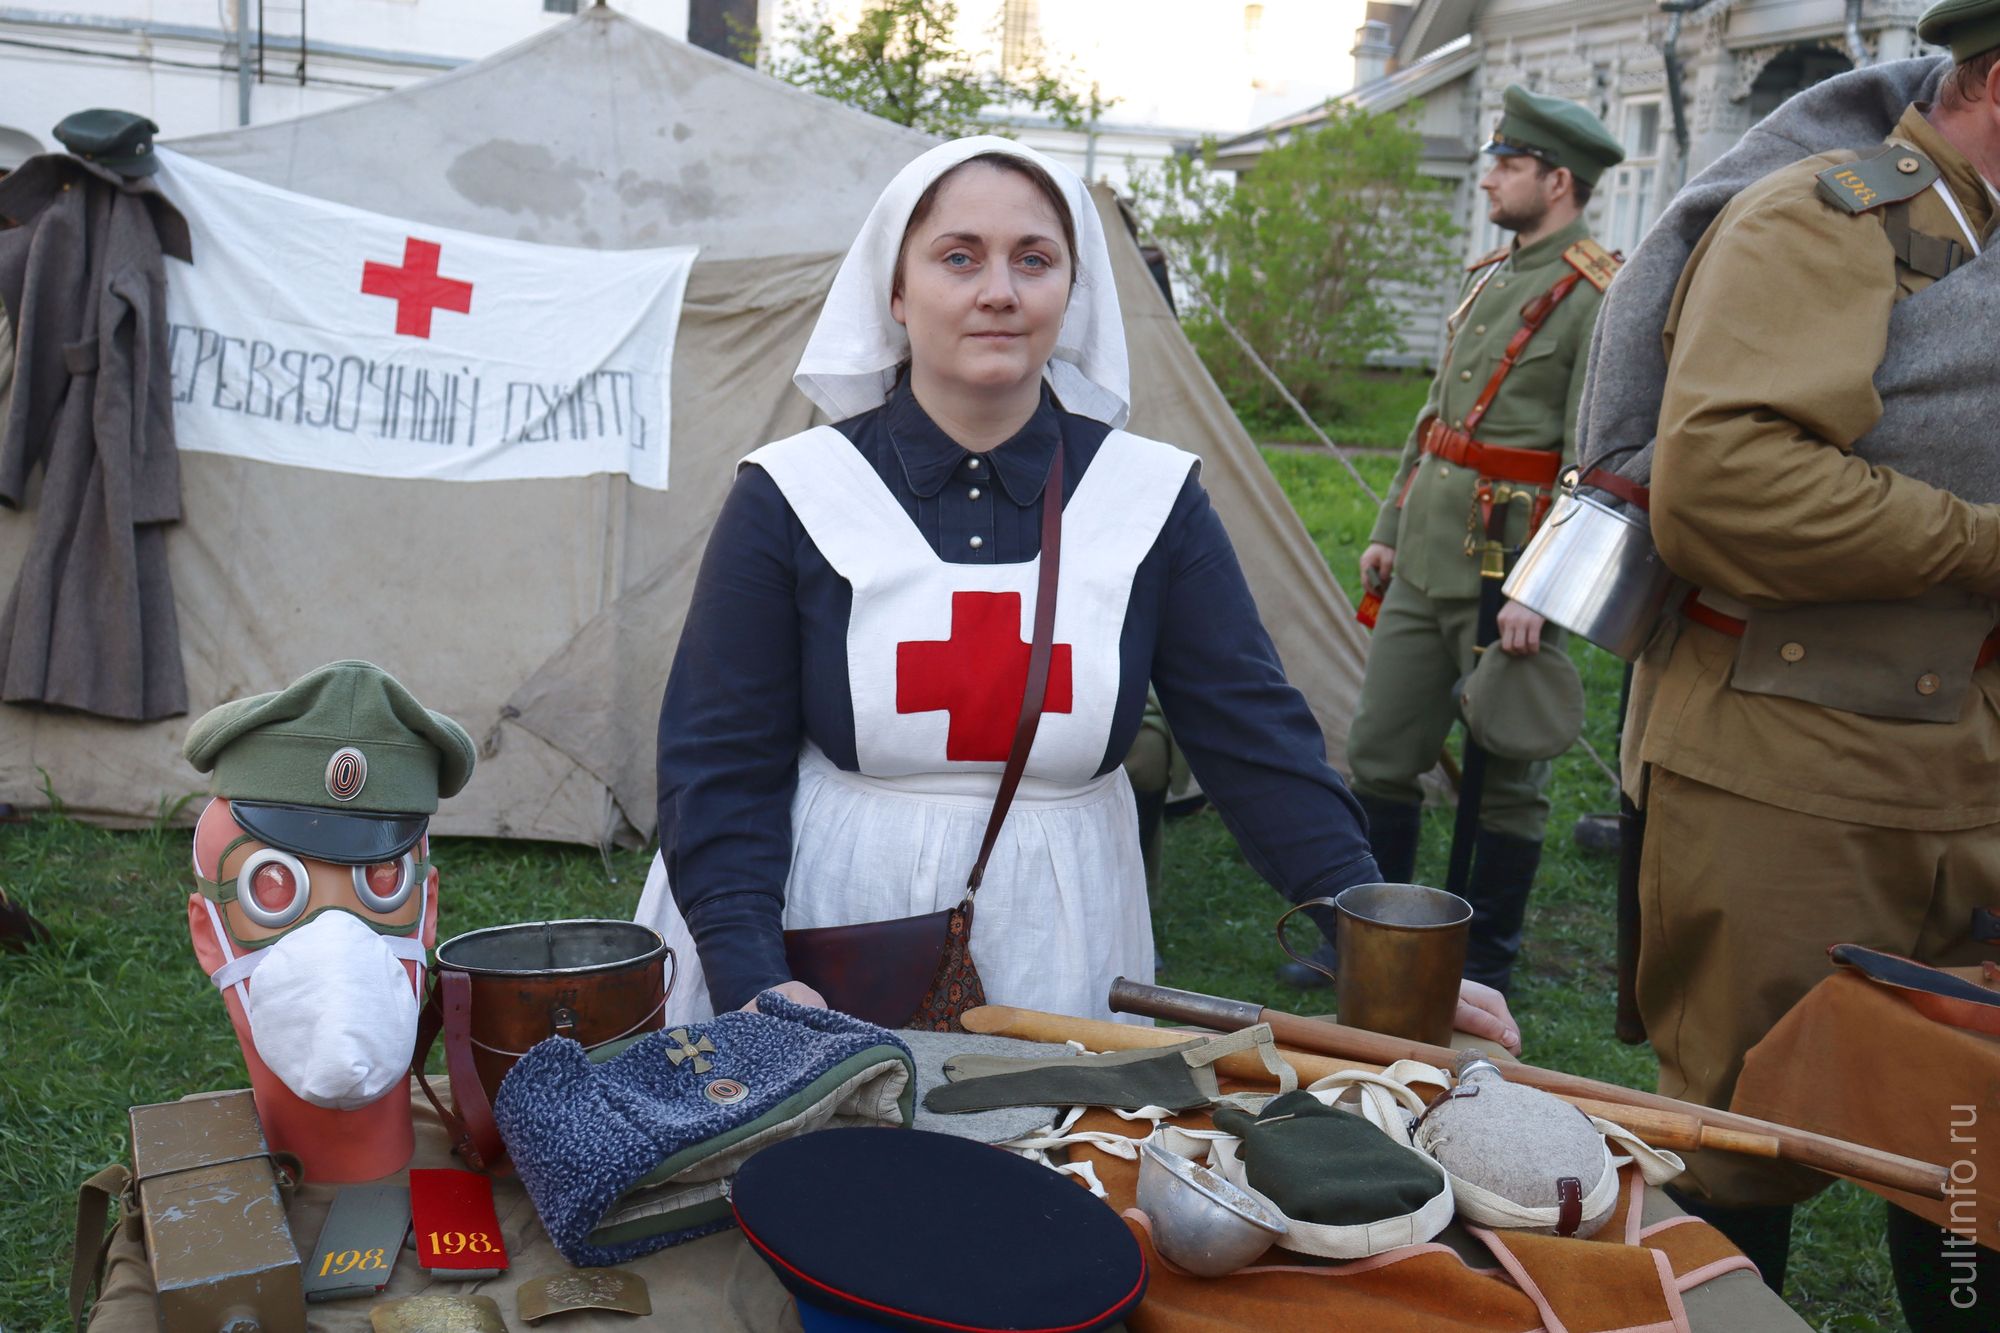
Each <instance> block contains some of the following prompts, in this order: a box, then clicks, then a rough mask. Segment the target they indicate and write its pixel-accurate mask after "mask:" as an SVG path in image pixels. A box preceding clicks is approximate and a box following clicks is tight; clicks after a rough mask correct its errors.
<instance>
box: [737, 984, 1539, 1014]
mask: <svg viewBox="0 0 2000 1333" xmlns="http://www.w3.org/2000/svg"><path fill="white" fill-rule="evenodd" d="M1465 984H1466V985H1468V986H1470V985H1471V984H1472V983H1471V982H1469V981H1468V982H1466V983H1465ZM765 989H766V990H774V991H776V992H778V994H780V995H782V996H784V997H785V998H786V999H788V1000H790V1001H791V1002H792V1003H793V1004H802V1005H804V1006H805V1007H806V1008H808V1009H824V1008H826V1007H827V1004H826V997H825V996H824V995H821V994H820V993H819V992H818V991H816V990H814V989H813V988H812V987H811V986H808V985H806V983H805V982H803V981H781V982H779V983H778V984H777V985H775V986H767V987H765ZM1480 989H1481V990H1484V989H1486V988H1485V987H1484V986H1481V987H1480ZM1458 1007H1459V1010H1460V1011H1461V1012H1463V1011H1464V1009H1465V1004H1464V1002H1463V1001H1460V1003H1459V1006H1458ZM1500 1008H1501V1010H1502V1011H1503V1012H1504V1011H1505V1010H1506V1008H1507V1004H1506V1001H1504V1000H1503V1001H1501V1003H1500ZM743 1012H744V1013H746V1014H754V1013H758V1012H760V1011H759V1010H758V1008H757V997H756V996H755V995H753V996H751V997H750V998H749V999H748V1000H746V1001H744V1003H743Z"/></svg>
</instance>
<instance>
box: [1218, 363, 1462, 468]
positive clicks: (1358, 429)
mask: <svg viewBox="0 0 2000 1333" xmlns="http://www.w3.org/2000/svg"><path fill="white" fill-rule="evenodd" d="M1429 388H1430V379H1429V377H1428V376H1426V375H1424V374H1423V373H1422V372H1420V371H1414V370H1354V371H1349V372H1348V373H1347V374H1346V375H1344V376H1343V377H1342V378H1341V381H1340V384H1339V387H1338V389H1337V390H1336V392H1335V395H1334V397H1335V401H1334V403H1333V405H1332V406H1331V407H1330V408H1327V409H1323V410H1322V411H1321V412H1320V415H1319V417H1318V424H1319V428H1320V429H1321V430H1323V431H1325V432H1326V433H1327V436H1328V437H1329V438H1330V439H1332V440H1333V442H1334V443H1335V444H1340V445H1346V446H1348V447H1350V448H1361V449H1400V448H1402V447H1403V441H1405V440H1407V439H1408V438H1409V436H1410V426H1411V424H1412V423H1414V422H1415V421H1416V419H1417V413H1418V412H1419V411H1420V410H1421V409H1422V408H1423V405H1424V395H1425V393H1426V391H1427V390H1428V389H1429ZM1243 425H1244V427H1245V428H1246V429H1247V430H1248V431H1249V432H1250V436H1251V438H1252V439H1257V440H1269V441H1272V442H1275V443H1280V444H1317V443H1319V438H1318V437H1317V436H1315V435H1314V434H1313V433H1312V431H1311V429H1310V428H1308V427H1307V425H1306V424H1305V423H1304V422H1303V421H1300V420H1299V416H1298V413H1296V412H1294V411H1292V410H1291V409H1290V408H1289V407H1284V406H1278V407H1274V408H1272V409H1271V410H1270V411H1268V412H1263V413H1253V414H1247V415H1246V416H1245V417H1244V420H1243Z"/></svg>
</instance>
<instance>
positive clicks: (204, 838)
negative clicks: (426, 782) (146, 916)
mask: <svg viewBox="0 0 2000 1333" xmlns="http://www.w3.org/2000/svg"><path fill="white" fill-rule="evenodd" d="M238 808H239V807H237V806H234V805H232V803H231V802H229V801H227V800H216V801H213V802H211V803H210V805H209V807H208V808H207V809H206V810H204V811H203V812H202V816H201V820H200V822H199V823H198V824H197V825H196V826H195V852H194V860H195V876H196V879H197V881H198V882H199V885H200V891H201V896H202V897H203V899H204V900H205V901H204V903H203V904H202V905H203V907H204V908H205V912H204V913H203V915H204V916H205V917H206V924H207V926H208V928H209V930H210V931H211V932H212V934H213V938H214V941H215V945H216V947H217V949H218V951H219V953H220V956H221V957H222V959H223V962H222V965H221V966H220V967H219V968H217V969H216V970H215V971H214V972H213V973H212V974H211V975H210V977H209V980H210V981H212V982H214V984H215V986H216V987H217V989H220V990H225V991H226V990H228V989H229V988H231V987H235V988H236V994H237V996H238V998H239V999H240V1000H241V1001H242V1004H243V1009H244V1013H245V1015H246V1016H247V1018H248V1020H249V1024H250V1034H251V1040H252V1044H253V1045H254V1046H255V1049H256V1051H257V1054H258V1056H259V1058H261V1059H262V1060H263V1061H264V1063H265V1065H267V1066H268V1067H269V1068H270V1070H271V1072H272V1073H273V1074H275V1075H277V1077H278V1079H279V1080H280V1081H281V1082H283V1083H284V1085H285V1086H286V1087H287V1088H289V1089H291V1091H292V1092H293V1093H294V1094H295V1095H296V1096H297V1097H299V1098H300V1099H301V1100H302V1101H306V1102H310V1103H312V1104H313V1105H314V1106H325V1107H332V1108H337V1109H341V1110H348V1109H352V1108H354V1107H357V1106H365V1105H367V1104H368V1103H370V1102H372V1101H374V1100H375V1099H376V1098H378V1097H380V1096H382V1095H383V1094H384V1093H386V1092H387V1091H389V1089H391V1088H392V1087H395V1086H396V1085H398V1084H399V1083H401V1082H402V1080H403V1077H404V1075H405V1073H406V1072H407V1070H408V1068H409V1063H410V1051H411V1048H412V1047H413V1046H414V1045H415V1044H416V1036H417V1008H418V996H419V995H420V994H421V991H422V984H423V981H422V978H423V966H424V954H425V949H424V938H423V936H424V927H425V924H426V921H427V920H430V921H434V920H435V917H434V916H433V915H432V914H431V910H430V905H431V903H432V901H433V900H434V899H435V895H436V891H437V884H436V873H435V872H434V871H433V870H432V869H431V867H430V865H429V863H428V859H427V853H428V846H427V844H428V839H427V838H424V837H423V836H422V833H421V830H422V824H423V821H405V822H406V823H413V824H414V825H415V826H416V828H417V830H418V837H417V840H416V842H415V843H413V844H412V845H411V846H409V847H408V848H405V849H404V850H402V851H401V852H395V851H394V847H393V845H391V844H388V843H380V844H376V845H366V846H348V847H344V848H341V847H335V846H331V845H329V844H328V843H327V842H326V841H325V840H321V841H320V842H319V843H318V845H317V846H316V847H315V848H314V849H310V850H309V849H307V848H304V847H300V846H297V845H288V846H278V845H274V844H273V843H270V842H268V841H264V840H261V839H259V838H258V837H256V836H255V835H254V834H252V833H250V832H248V831H247V830H245V829H244V828H243V825H242V823H241V822H240V820H239V818H238V816H237V813H236V811H237V809H238ZM241 808H243V809H244V813H245V815H246V816H247V817H248V818H250V819H251V821H252V822H253V823H258V824H262V825H264V826H265V827H266V828H267V830H268V829H270V827H271V826H272V825H273V824H279V825H280V826H281V827H282V824H281V823H280V821H273V820H271V819H269V818H268V817H262V818H260V816H266V815H267V812H266V811H265V810H264V809H261V808H259V807H256V806H254V805H251V804H250V803H247V802H246V803H243V806H242V807H241ZM314 822H320V821H317V820H316V821H314ZM399 836H400V835H399ZM312 850H317V851H319V852H320V853H321V854H320V855H319V856H314V855H312V854H311V851H312ZM392 853H393V854H392ZM332 855H341V856H342V857H343V861H345V859H346V857H349V856H355V855H365V856H370V857H377V858H381V859H375V860H370V861H368V862H366V863H352V864H347V863H342V862H335V861H331V860H328V859H325V858H326V857H328V856H332ZM198 928H199V927H197V929H198ZM406 962H407V963H411V964H414V973H413V972H412V969H411V968H407V967H405V966H404V964H405V963H406Z"/></svg>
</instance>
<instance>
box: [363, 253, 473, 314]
mask: <svg viewBox="0 0 2000 1333" xmlns="http://www.w3.org/2000/svg"><path fill="white" fill-rule="evenodd" d="M442 253H443V247H442V246H440V245H438V244H437V242H435V241H420V240H418V239H417V238H416V237H414V236H411V237H409V238H407V239H406V240H404V242H403V266H402V267H401V268H392V267H391V266H389V265H388V264H378V263H376V262H375V261H374V260H372V259H371V260H369V261H368V262H367V263H366V264H365V265H363V266H362V269H361V290H362V291H363V292H364V293H365V294H367V295H369V296H386V297H388V298H389V299H390V300H392V301H394V302H395V303H396V332H398V333H402V334H407V335H409V336H410V337H412V338H428V337H430V336H431V312H432V311H434V310H452V311H456V312H457V313H459V314H461V315H463V314H467V313H469V312H470V311H471V310H472V284H471V283H469V282H460V281H459V280H458V279H456V278H441V277H439V276H438V256H439V255H440V254H442Z"/></svg>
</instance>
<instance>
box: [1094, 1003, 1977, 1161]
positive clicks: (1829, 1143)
mask: <svg viewBox="0 0 2000 1333" xmlns="http://www.w3.org/2000/svg"><path fill="white" fill-rule="evenodd" d="M1111 1009H1112V1012H1114V1013H1124V1014H1144V1015H1147V1016H1148V1017H1152V1018H1163V1019H1167V1020H1169V1021H1172V1022H1177V1023H1186V1024H1190V1025H1193V1026H1197V1027H1206V1028H1213V1029H1215V1030H1216V1031H1219V1032H1235V1031H1238V1030H1240V1029H1242V1028H1246V1027H1249V1026H1251V1025H1253V1024H1256V1023H1269V1024H1270V1025H1271V1032H1272V1034H1273V1035H1274V1036H1276V1038H1277V1041H1278V1044H1279V1045H1280V1046H1289V1047H1294V1048H1296V1049H1298V1050H1301V1051H1310V1052H1313V1053H1315V1054H1319V1055H1331V1056H1335V1057H1338V1058H1340V1059H1344V1060H1357V1061H1365V1062H1367V1063H1370V1064H1375V1065H1389V1064H1393V1063H1395V1062H1396V1061H1397V1060H1420V1061H1422V1062H1423V1063H1425V1064H1429V1065H1440V1066H1442V1067H1444V1068H1446V1069H1449V1068H1451V1067H1452V1066H1453V1064H1454V1062H1455V1061H1456V1060H1457V1058H1458V1053H1457V1052H1455V1051H1453V1050H1452V1049H1451V1048H1449V1047H1446V1046H1432V1045H1430V1044H1428V1043H1426V1042H1417V1041H1406V1040H1404V1039H1403V1038H1401V1037H1385V1036H1383V1035H1381V1034H1380V1033H1376V1032H1366V1031H1363V1030H1362V1029H1360V1028H1351V1027H1346V1026H1343V1025H1342V1024H1339V1023H1328V1022H1324V1021H1322V1020H1320V1019H1316V1018H1301V1017H1299V1016H1298V1015H1297V1014H1288V1013H1285V1012H1284V1011H1282V1010H1279V1009H1265V1008H1261V1007H1260V1006H1258V1005H1255V1004H1251V1003H1249V1002H1248V1001H1244V1000H1229V999H1223V998H1220V997H1218V996H1213V995H1200V994H1197V993H1195V992H1193V991H1183V990H1174V989H1172V988H1171V987H1167V986H1149V985H1146V984H1145V983H1143V982H1137V981H1129V980H1127V979H1126V978H1124V977H1120V978H1119V979H1118V980H1116V981H1114V982H1112V983H1111ZM1507 1077H1508V1079H1509V1080H1510V1081H1512V1082H1515V1083H1523V1084H1526V1085H1527V1086H1529V1087H1531V1088H1540V1089H1541V1090H1542V1091H1544V1092H1551V1093H1554V1094H1556V1095H1557V1096H1559V1097H1565V1098H1568V1099H1572V1100H1575V1099H1583V1100H1587V1101H1592V1102H1599V1103H1607V1104H1609V1105H1611V1106H1613V1107H1616V1108H1619V1110H1620V1114H1624V1113H1625V1112H1624V1108H1628V1107H1631V1108H1638V1109H1640V1110H1646V1111H1658V1112H1663V1113H1666V1114H1669V1115H1675V1116H1684V1117H1691V1118H1692V1119H1693V1120H1694V1121H1695V1122H1696V1123H1697V1124H1698V1125H1699V1126H1700V1134H1699V1140H1700V1141H1699V1146H1701V1147H1704V1148H1710V1147H1714V1148H1727V1149H1729V1150H1731V1151H1738V1152H1741V1151H1750V1152H1752V1153H1753V1154H1755V1155H1770V1156H1775V1157H1777V1158H1778V1159H1780V1160H1782V1161H1787V1162H1796V1163H1798V1164H1799V1165H1801V1166H1809V1167H1812V1168H1814V1169H1815V1170H1818V1171H1825V1172H1827V1173H1829V1174H1831V1175H1836V1176H1846V1177H1848V1178H1850V1179H1852V1180H1859V1181H1865V1182H1867V1183H1869V1184H1873V1185H1883V1186H1887V1187H1888V1188H1890V1189H1898V1190H1903V1191H1905V1192H1907V1193H1910V1194H1915V1195H1919V1196H1921V1197H1923V1198H1926V1199H1942V1198H1943V1197H1944V1191H1945V1184H1946V1173H1945V1168H1943V1167H1941V1166H1934V1165H1932V1164H1931V1163H1929V1162H1920V1161H1917V1160H1916V1159H1915V1158H1912V1157H1900V1156H1898V1155H1896V1154H1895V1153H1887V1152H1883V1151H1881V1150H1880V1149H1877V1148H1870V1147H1867V1146H1865V1145H1863V1144H1859V1143H1849V1142H1847V1141H1846V1140H1844V1139H1836V1138H1832V1137H1829V1136H1827V1135H1825V1134H1813V1133H1810V1132H1808V1131H1806V1130H1802V1129H1794V1128H1792V1127H1791V1126H1789V1125H1778V1124H1773V1123H1771V1122H1770V1121H1768V1120H1758V1119H1755V1118H1753V1117H1751V1116H1747V1115H1737V1114H1736V1113H1734V1112H1733V1111H1718V1110H1715V1109H1713V1108H1712V1107H1707V1106H1697V1105H1695V1104H1694V1103H1692V1102H1684V1101H1679V1100H1677V1099H1675V1098H1672V1097H1663V1096H1661V1095H1660V1094H1658V1093H1653V1092H1640V1091H1638V1090H1637V1089H1634V1088H1624V1087H1620V1086H1618V1085H1617V1084H1615V1083H1603V1082H1600V1081H1599V1080H1597V1079H1593V1078H1583V1077H1580V1076H1578V1075H1576V1074H1565V1073H1563V1072H1562V1071H1561V1070H1557V1069H1543V1068H1540V1067H1538V1066H1536V1065H1525V1064H1518V1065H1509V1066H1507ZM1628 1128H1633V1129H1634V1132H1638V1131H1637V1129H1636V1127H1634V1126H1628ZM1739 1143H1740V1144H1742V1145H1746V1146H1734V1145H1736V1144H1739ZM1767 1143H1768V1144H1771V1145H1775V1148H1776V1151H1775V1152H1774V1153H1771V1154H1764V1153H1762V1152H1761V1151H1759V1148H1760V1147H1761V1145H1765V1144H1767ZM1747 1145H1756V1146H1747ZM1659 1146H1663V1147H1664V1146H1668V1145H1665V1144H1662V1145H1659Z"/></svg>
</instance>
